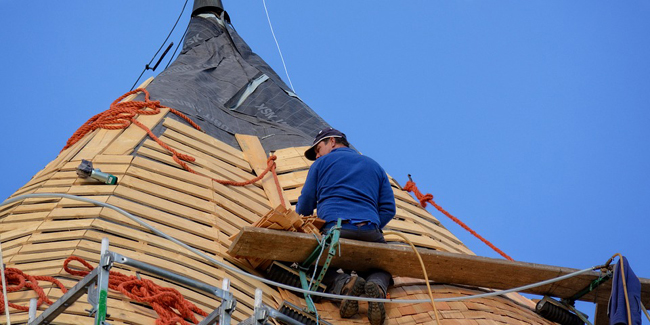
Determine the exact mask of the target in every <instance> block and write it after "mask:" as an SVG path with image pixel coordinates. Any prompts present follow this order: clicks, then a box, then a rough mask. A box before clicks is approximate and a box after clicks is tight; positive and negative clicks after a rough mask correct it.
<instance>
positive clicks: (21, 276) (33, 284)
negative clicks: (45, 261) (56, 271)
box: [0, 268, 68, 313]
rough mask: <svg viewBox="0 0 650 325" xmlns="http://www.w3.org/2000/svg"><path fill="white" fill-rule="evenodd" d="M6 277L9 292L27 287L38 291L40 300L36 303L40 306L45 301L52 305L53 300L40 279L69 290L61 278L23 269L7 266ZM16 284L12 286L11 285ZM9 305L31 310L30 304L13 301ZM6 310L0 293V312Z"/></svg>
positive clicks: (0, 285)
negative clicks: (48, 296)
mask: <svg viewBox="0 0 650 325" xmlns="http://www.w3.org/2000/svg"><path fill="white" fill-rule="evenodd" d="M5 279H6V281H7V292H16V291H20V290H23V289H25V288H27V289H32V290H34V291H36V294H37V295H38V302H37V303H36V305H37V306H40V305H41V304H43V303H46V304H48V305H51V304H52V303H53V301H51V300H50V299H48V298H47V295H46V294H45V292H44V291H43V288H41V286H40V285H39V284H38V281H39V280H41V281H48V282H51V283H53V284H55V285H56V286H57V287H59V289H61V291H63V293H66V292H68V290H67V289H66V288H65V286H63V284H62V283H61V282H59V280H57V279H55V278H53V277H51V276H40V275H39V276H32V275H28V274H25V273H23V271H21V270H19V269H16V268H7V269H5ZM12 284H13V285H14V286H10V285H12ZM0 290H2V284H1V283H0ZM8 305H9V306H10V307H12V308H15V309H18V310H22V311H29V306H20V305H17V304H14V303H11V302H8ZM4 312H5V304H4V297H3V296H2V295H0V313H4Z"/></svg>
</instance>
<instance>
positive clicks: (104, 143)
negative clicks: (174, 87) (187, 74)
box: [71, 78, 169, 161]
mask: <svg viewBox="0 0 650 325" xmlns="http://www.w3.org/2000/svg"><path fill="white" fill-rule="evenodd" d="M152 80H153V78H148V79H147V80H145V81H144V82H143V83H142V84H140V87H139V88H146V87H147V86H148V85H149V84H150V83H151V81H152ZM136 97H137V94H132V95H129V96H128V97H126V98H124V99H123V100H122V103H124V102H130V101H132V100H134V99H135V98H136ZM168 111H169V109H161V112H160V114H157V115H140V116H138V117H136V118H137V120H138V121H139V122H141V123H142V124H144V125H146V126H147V127H149V128H153V127H154V126H155V125H156V124H158V123H159V122H160V120H162V118H163V117H164V116H165V113H167V112H168ZM136 129H137V130H136ZM95 132H98V133H97V135H95V137H94V138H93V140H92V141H91V142H89V143H88V145H86V146H84V149H82V150H81V151H80V152H79V153H78V154H77V155H76V156H75V158H74V159H71V160H78V161H80V160H81V159H86V160H92V159H94V158H95V156H97V155H98V154H100V153H103V152H104V151H107V150H108V149H110V148H113V149H112V152H111V153H110V154H118V155H119V154H128V153H130V152H127V153H125V151H127V148H128V147H130V146H131V145H133V146H135V145H137V144H138V143H139V142H140V141H141V140H142V138H143V137H144V136H146V133H145V132H144V131H143V130H142V129H140V127H138V126H137V125H133V124H131V125H130V126H129V127H128V128H127V129H119V130H107V129H99V130H96V131H95ZM118 138H119V141H115V140H116V139H118ZM134 142H135V145H134Z"/></svg>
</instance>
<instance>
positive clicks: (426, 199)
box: [403, 175, 514, 261]
mask: <svg viewBox="0 0 650 325" xmlns="http://www.w3.org/2000/svg"><path fill="white" fill-rule="evenodd" d="M410 178H411V177H410V175H409V180H408V181H407V182H406V185H404V187H403V189H404V190H405V191H407V192H413V194H415V197H416V198H417V199H418V200H419V201H420V205H421V206H422V207H423V208H426V207H427V203H431V205H433V206H434V207H436V209H438V211H440V212H442V213H443V214H444V215H446V216H447V217H449V219H451V220H453V221H454V222H455V223H457V224H458V225H459V226H461V227H463V229H465V230H467V231H469V233H470V234H472V235H474V237H476V238H478V239H479V240H480V241H482V242H483V243H485V244H486V245H488V246H489V247H490V248H492V249H493V250H494V251H495V252H497V253H499V255H501V256H503V257H504V258H505V259H507V260H510V261H514V260H513V259H512V257H510V256H508V255H507V254H506V253H504V252H503V251H502V250H500V249H498V248H497V247H496V246H494V244H492V243H491V242H489V241H488V240H487V239H485V238H483V237H482V236H481V235H479V234H478V233H476V231H474V230H472V228H470V227H469V226H467V225H466V224H465V223H464V222H462V221H460V219H458V218H456V217H454V216H453V215H451V213H449V212H447V211H445V209H443V208H442V207H441V206H439V205H438V204H436V202H435V201H434V200H433V195H431V194H426V195H423V194H422V192H420V190H419V189H418V187H417V186H416V185H415V182H413V180H411V179H410Z"/></svg>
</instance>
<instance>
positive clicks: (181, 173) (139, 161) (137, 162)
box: [133, 157, 271, 211]
mask: <svg viewBox="0 0 650 325" xmlns="http://www.w3.org/2000/svg"><path fill="white" fill-rule="evenodd" d="M133 166H134V167H140V168H142V169H146V170H149V171H153V172H156V173H157V174H162V175H165V176H169V177H173V178H175V179H178V180H180V181H182V182H183V183H190V184H194V185H198V186H203V187H208V188H212V189H213V190H215V191H217V192H218V193H219V194H221V195H225V196H227V197H233V198H235V197H236V198H237V199H236V200H238V201H239V200H240V198H239V197H240V196H245V197H246V198H247V199H248V200H243V201H248V202H247V204H249V206H250V207H251V209H252V210H255V211H257V210H256V209H260V208H261V209H263V210H268V209H270V208H271V207H270V206H269V205H268V204H269V200H267V199H266V197H265V196H263V195H264V192H263V191H262V190H261V189H260V188H258V187H256V186H255V185H252V184H251V185H247V186H243V187H242V186H232V187H226V186H224V185H221V184H219V183H216V182H214V183H213V180H212V179H211V178H210V177H208V176H204V175H197V174H192V173H189V172H187V171H185V170H183V169H180V168H176V167H172V166H169V165H165V164H161V163H158V162H157V161H153V160H150V159H146V158H142V157H136V158H135V159H134V160H133ZM201 172H202V173H205V171H201ZM251 177H252V176H251ZM231 191H232V192H236V193H239V194H235V193H233V194H226V193H229V192H231ZM249 200H252V201H254V203H251V202H250V201H249Z"/></svg>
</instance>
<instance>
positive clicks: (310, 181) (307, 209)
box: [296, 163, 318, 216]
mask: <svg viewBox="0 0 650 325" xmlns="http://www.w3.org/2000/svg"><path fill="white" fill-rule="evenodd" d="M317 169H318V167H317V164H316V163H314V164H312V166H311V168H309V172H308V173H307V179H306V180H305V185H304V186H303V187H302V192H300V197H299V198H298V203H297V204H296V212H297V213H298V214H300V215H303V216H310V215H312V214H313V213H314V209H316V203H318V202H317V201H316V189H317V188H316V185H317V184H318V170H317Z"/></svg>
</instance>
